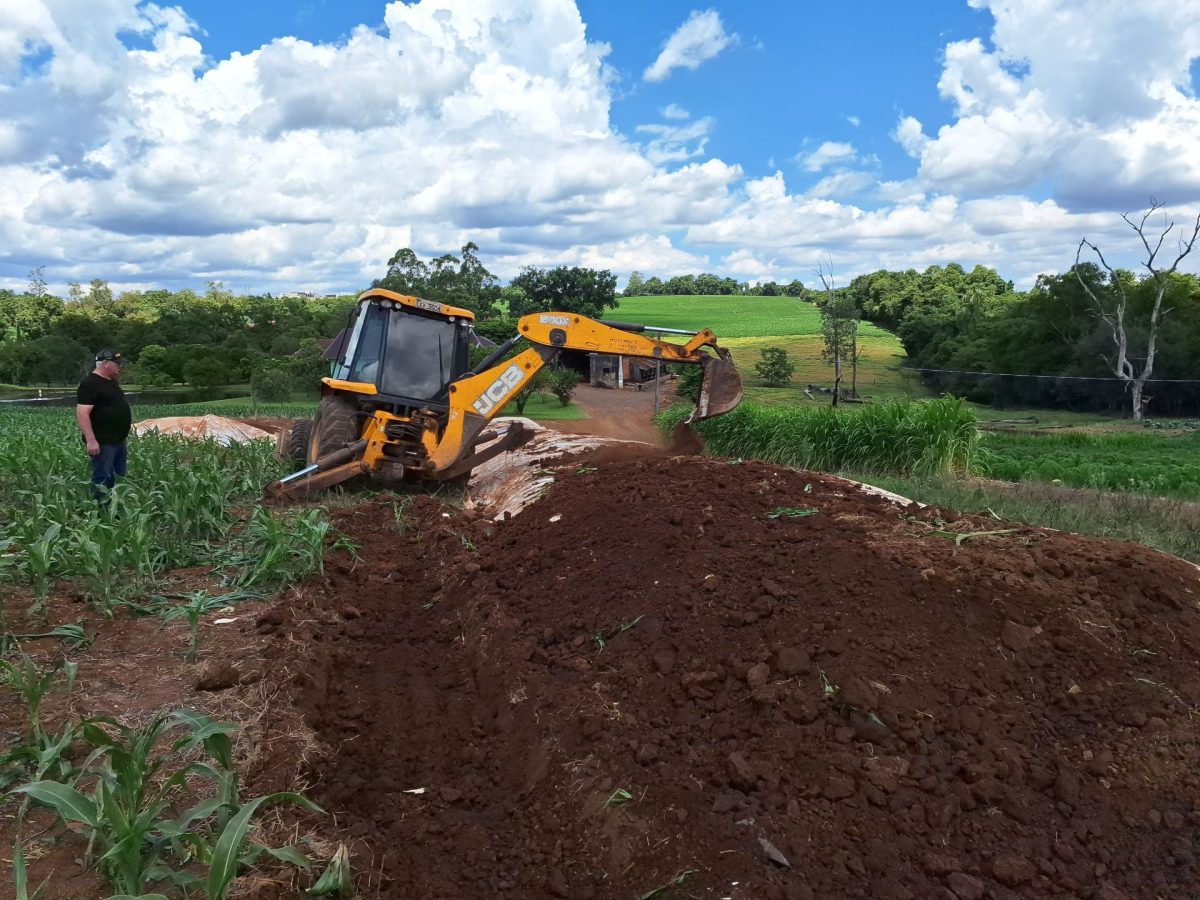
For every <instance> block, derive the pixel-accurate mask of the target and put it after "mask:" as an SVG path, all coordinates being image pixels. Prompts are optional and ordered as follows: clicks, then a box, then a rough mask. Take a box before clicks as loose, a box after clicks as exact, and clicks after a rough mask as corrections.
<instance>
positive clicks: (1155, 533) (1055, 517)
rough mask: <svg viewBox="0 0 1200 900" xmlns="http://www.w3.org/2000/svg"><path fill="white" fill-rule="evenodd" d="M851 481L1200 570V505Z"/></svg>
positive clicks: (1004, 487)
mask: <svg viewBox="0 0 1200 900" xmlns="http://www.w3.org/2000/svg"><path fill="white" fill-rule="evenodd" d="M847 477H849V478H853V479H855V480H856V481H864V482H866V483H868V484H873V485H875V486H877V487H881V488H884V489H885V490H889V491H894V492H896V493H897V494H901V495H902V496H905V497H908V498H909V499H911V500H917V501H919V502H921V503H931V504H933V505H935V506H944V507H946V508H948V509H959V510H963V511H964V512H969V513H978V514H982V515H989V514H991V513H994V514H995V515H997V516H1000V517H1001V518H1002V519H1008V520H1011V521H1014V522H1021V523H1023V524H1025V525H1040V526H1043V527H1045V528H1055V529H1058V530H1059V531H1072V532H1077V533H1079V534H1088V535H1092V536H1094V537H1102V538H1112V539H1115V540H1122V541H1134V542H1135V543H1139V544H1145V545H1146V546H1147V547H1154V548H1156V549H1158V550H1162V551H1164V552H1166V553H1170V554H1172V555H1173V556H1178V557H1182V558H1183V559H1186V560H1189V561H1191V562H1194V563H1198V564H1200V504H1196V503H1190V502H1187V501H1183V500H1172V499H1162V498H1158V497H1146V496H1142V495H1140V494H1128V493H1120V492H1112V491H1080V490H1072V489H1070V488H1063V487H1057V486H1055V485H1048V484H1000V483H996V482H989V481H983V480H978V479H967V480H960V479H955V478H930V477H903V476H895V475H888V476H880V475H873V474H870V473H860V474H855V473H848V474H847Z"/></svg>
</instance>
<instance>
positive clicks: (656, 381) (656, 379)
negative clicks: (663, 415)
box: [654, 359, 662, 416]
mask: <svg viewBox="0 0 1200 900" xmlns="http://www.w3.org/2000/svg"><path fill="white" fill-rule="evenodd" d="M661 366H662V363H660V362H659V361H658V360H657V359H656V360H655V361H654V414H655V415H656V416H657V415H658V388H659V378H660V374H659V369H660V367H661Z"/></svg>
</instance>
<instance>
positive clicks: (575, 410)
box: [501, 394, 588, 422]
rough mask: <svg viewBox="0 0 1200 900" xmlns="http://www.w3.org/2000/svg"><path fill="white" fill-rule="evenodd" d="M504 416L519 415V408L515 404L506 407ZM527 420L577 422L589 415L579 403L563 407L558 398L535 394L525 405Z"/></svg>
mask: <svg viewBox="0 0 1200 900" xmlns="http://www.w3.org/2000/svg"><path fill="white" fill-rule="evenodd" d="M501 415H502V416H515V415H517V407H516V405H515V404H512V403H510V404H508V406H506V407H504V411H503V412H502V413H501ZM523 415H524V416H525V418H527V419H533V421H535V422H575V421H578V420H579V419H586V418H587V417H588V414H587V413H585V412H584V411H583V409H582V408H581V407H580V406H579V404H578V403H574V402H572V403H568V404H567V405H566V406H563V405H562V404H561V403H559V402H558V398H557V397H544V396H541V395H539V394H534V395H533V396H532V397H530V398H529V402H528V403H526V404H525V412H524V413H523Z"/></svg>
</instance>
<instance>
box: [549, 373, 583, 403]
mask: <svg viewBox="0 0 1200 900" xmlns="http://www.w3.org/2000/svg"><path fill="white" fill-rule="evenodd" d="M579 380H580V379H579V373H578V372H576V371H575V370H574V369H555V370H554V371H553V372H551V373H550V374H549V375H548V376H547V378H546V381H547V385H548V387H549V389H550V393H552V394H553V395H554V396H555V397H557V398H558V402H559V403H561V404H562V405H563V406H566V405H567V404H568V403H570V402H571V397H572V396H573V395H574V393H575V388H577V387H579Z"/></svg>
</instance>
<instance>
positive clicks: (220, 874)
mask: <svg viewBox="0 0 1200 900" xmlns="http://www.w3.org/2000/svg"><path fill="white" fill-rule="evenodd" d="M266 799H267V798H266V797H258V798H256V799H254V800H251V801H250V802H248V803H246V804H244V805H243V806H242V808H241V809H239V810H238V811H237V813H236V814H235V815H234V816H233V817H232V818H231V819H230V820H229V822H227V823H226V825H225V828H224V829H223V830H222V831H221V836H220V837H219V838H217V844H216V846H215V847H213V852H212V862H210V863H209V867H208V879H207V883H206V889H207V891H208V897H209V900H225V893H226V891H227V890H228V889H229V884H230V882H232V881H233V879H234V876H235V875H237V870H238V856H239V854H240V853H241V849H242V843H243V842H244V841H245V840H246V835H247V834H248V833H249V831H250V818H251V817H252V816H253V815H254V813H255V812H256V811H257V810H258V808H259V807H260V806H261V805H262V804H263V803H264V802H265V801H266Z"/></svg>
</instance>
